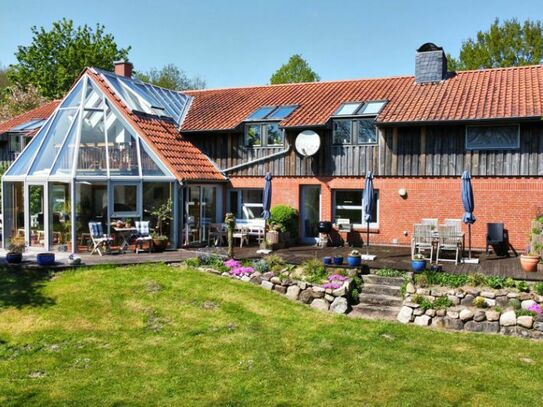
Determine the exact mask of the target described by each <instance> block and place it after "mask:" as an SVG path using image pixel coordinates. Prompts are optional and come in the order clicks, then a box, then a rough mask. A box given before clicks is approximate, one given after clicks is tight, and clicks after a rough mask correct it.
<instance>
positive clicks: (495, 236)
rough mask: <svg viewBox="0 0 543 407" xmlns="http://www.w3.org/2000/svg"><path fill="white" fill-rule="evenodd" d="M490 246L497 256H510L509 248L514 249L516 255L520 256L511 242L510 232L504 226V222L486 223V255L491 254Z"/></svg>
mask: <svg viewBox="0 0 543 407" xmlns="http://www.w3.org/2000/svg"><path fill="white" fill-rule="evenodd" d="M489 247H492V250H493V251H494V253H495V254H496V256H500V257H509V249H511V250H513V253H514V254H515V256H518V254H517V251H516V250H515V248H514V247H513V246H512V245H511V243H509V233H508V232H507V229H505V228H504V225H503V223H487V224H486V255H487V256H488V254H489Z"/></svg>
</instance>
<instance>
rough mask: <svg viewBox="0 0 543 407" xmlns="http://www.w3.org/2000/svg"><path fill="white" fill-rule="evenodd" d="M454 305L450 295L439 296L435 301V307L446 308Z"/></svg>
mask: <svg viewBox="0 0 543 407" xmlns="http://www.w3.org/2000/svg"><path fill="white" fill-rule="evenodd" d="M452 305H453V302H452V301H451V300H450V299H449V298H448V297H437V298H436V299H435V301H434V309H445V308H449V307H452Z"/></svg>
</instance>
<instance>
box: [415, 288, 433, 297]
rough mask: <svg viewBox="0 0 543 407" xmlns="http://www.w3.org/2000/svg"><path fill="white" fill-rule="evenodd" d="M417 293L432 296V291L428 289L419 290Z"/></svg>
mask: <svg viewBox="0 0 543 407" xmlns="http://www.w3.org/2000/svg"><path fill="white" fill-rule="evenodd" d="M416 292H417V294H418V295H430V290H428V289H426V288H417V291H416Z"/></svg>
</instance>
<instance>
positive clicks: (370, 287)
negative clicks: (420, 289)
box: [360, 283, 401, 297]
mask: <svg viewBox="0 0 543 407" xmlns="http://www.w3.org/2000/svg"><path fill="white" fill-rule="evenodd" d="M400 291H401V287H400V286H393V285H381V284H366V283H364V284H363V285H362V288H361V290H360V292H361V294H382V295H391V296H394V297H399V296H400Z"/></svg>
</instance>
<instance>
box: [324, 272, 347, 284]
mask: <svg viewBox="0 0 543 407" xmlns="http://www.w3.org/2000/svg"><path fill="white" fill-rule="evenodd" d="M328 281H340V282H343V281H347V277H345V276H342V275H341V274H331V275H329V276H328Z"/></svg>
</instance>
